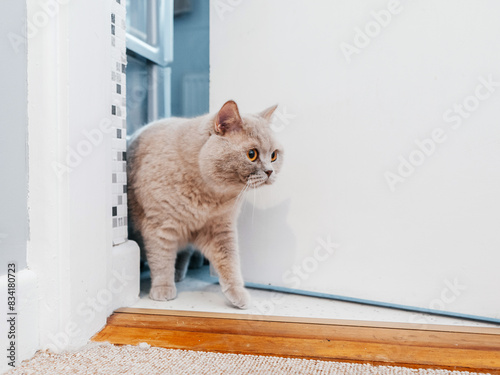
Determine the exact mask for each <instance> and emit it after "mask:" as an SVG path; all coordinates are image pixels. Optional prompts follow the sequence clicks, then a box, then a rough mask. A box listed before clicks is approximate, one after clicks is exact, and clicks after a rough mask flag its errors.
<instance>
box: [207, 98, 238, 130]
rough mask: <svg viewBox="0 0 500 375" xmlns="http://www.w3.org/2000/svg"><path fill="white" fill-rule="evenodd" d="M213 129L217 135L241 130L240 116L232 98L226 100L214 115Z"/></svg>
mask: <svg viewBox="0 0 500 375" xmlns="http://www.w3.org/2000/svg"><path fill="white" fill-rule="evenodd" d="M214 130H215V132H216V133H217V134H219V135H224V134H226V133H228V132H233V131H238V130H241V117H240V112H239V111H238V106H237V105H236V103H235V102H234V101H233V100H229V101H227V102H226V103H225V104H224V105H223V106H222V108H221V109H220V110H219V113H217V116H216V117H215V124H214Z"/></svg>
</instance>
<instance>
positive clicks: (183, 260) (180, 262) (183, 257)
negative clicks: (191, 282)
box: [175, 245, 195, 283]
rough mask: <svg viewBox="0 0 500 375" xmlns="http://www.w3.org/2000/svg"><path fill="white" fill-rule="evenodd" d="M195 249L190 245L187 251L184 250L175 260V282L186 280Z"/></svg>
mask: <svg viewBox="0 0 500 375" xmlns="http://www.w3.org/2000/svg"><path fill="white" fill-rule="evenodd" d="M194 251H195V250H194V248H193V247H192V246H191V245H188V246H187V247H186V248H185V249H182V250H181V251H179V252H178V253H177V259H176V260H175V282H176V283H177V282H179V281H182V280H184V278H185V277H186V273H187V270H188V266H189V263H190V260H191V259H192V256H193V254H194Z"/></svg>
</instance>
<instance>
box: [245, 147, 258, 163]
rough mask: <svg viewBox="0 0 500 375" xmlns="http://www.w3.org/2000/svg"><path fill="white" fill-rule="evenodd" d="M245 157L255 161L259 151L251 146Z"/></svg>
mask: <svg viewBox="0 0 500 375" xmlns="http://www.w3.org/2000/svg"><path fill="white" fill-rule="evenodd" d="M247 157H248V159H250V161H255V160H257V158H258V157H259V152H258V151H257V150H256V149H255V148H252V149H251V150H248V152H247Z"/></svg>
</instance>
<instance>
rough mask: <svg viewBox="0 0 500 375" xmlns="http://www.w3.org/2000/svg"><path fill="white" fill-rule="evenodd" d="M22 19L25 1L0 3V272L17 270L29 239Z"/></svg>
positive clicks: (26, 116) (24, 256)
mask: <svg viewBox="0 0 500 375" xmlns="http://www.w3.org/2000/svg"><path fill="white" fill-rule="evenodd" d="M25 19H26V3H25V2H23V1H15V0H7V1H2V2H1V3H0V35H3V37H2V38H0V51H2V58H1V59H0V76H1V82H2V92H3V95H2V97H1V99H2V103H1V104H0V108H1V110H0V129H1V132H2V136H1V137H0V176H1V177H0V181H1V183H0V211H1V214H0V275H5V274H6V273H7V263H9V262H14V263H16V265H17V269H18V270H22V269H23V268H25V267H26V240H27V238H28V209H27V200H28V168H27V167H28V166H27V164H28V163H27V153H26V141H27V128H28V101H27V100H26V76H27V54H26V45H25V44H23V43H20V44H17V43H16V42H15V41H16V39H15V35H19V34H20V33H21V30H22V29H23V25H24V23H25Z"/></svg>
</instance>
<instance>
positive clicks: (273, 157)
mask: <svg viewBox="0 0 500 375" xmlns="http://www.w3.org/2000/svg"><path fill="white" fill-rule="evenodd" d="M276 159H278V151H276V150H275V151H273V153H272V154H271V161H276Z"/></svg>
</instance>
